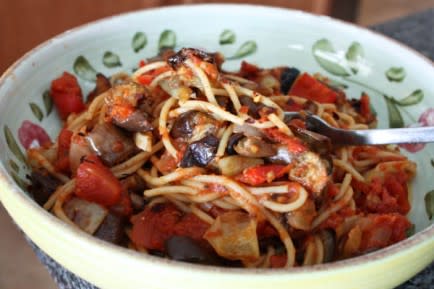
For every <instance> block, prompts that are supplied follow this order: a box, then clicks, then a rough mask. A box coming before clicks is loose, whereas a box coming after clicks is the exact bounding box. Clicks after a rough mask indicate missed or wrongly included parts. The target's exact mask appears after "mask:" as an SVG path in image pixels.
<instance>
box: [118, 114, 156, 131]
mask: <svg viewBox="0 0 434 289" xmlns="http://www.w3.org/2000/svg"><path fill="white" fill-rule="evenodd" d="M112 122H113V124H115V125H116V126H118V127H121V128H123V129H126V130H127V131H131V132H145V131H151V130H153V129H154V127H153V126H152V120H151V118H150V116H149V115H148V114H146V113H144V112H141V111H139V110H134V111H131V112H129V113H128V115H127V116H125V117H124V116H121V115H120V114H114V115H113V119H112Z"/></svg>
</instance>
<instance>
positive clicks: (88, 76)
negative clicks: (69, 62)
mask: <svg viewBox="0 0 434 289" xmlns="http://www.w3.org/2000/svg"><path fill="white" fill-rule="evenodd" d="M73 67H74V72H75V73H76V74H77V75H78V76H79V77H81V78H83V79H85V80H89V81H94V82H95V81H96V71H95V69H94V68H93V67H92V65H90V63H89V61H88V60H87V59H86V57H84V56H83V55H80V56H78V57H77V58H76V59H75V61H74V66H73Z"/></svg>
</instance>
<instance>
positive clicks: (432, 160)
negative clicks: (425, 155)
mask: <svg viewBox="0 0 434 289" xmlns="http://www.w3.org/2000/svg"><path fill="white" fill-rule="evenodd" d="M431 166H432V167H433V168H434V159H431Z"/></svg>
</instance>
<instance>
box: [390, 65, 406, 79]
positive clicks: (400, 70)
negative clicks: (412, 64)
mask: <svg viewBox="0 0 434 289" xmlns="http://www.w3.org/2000/svg"><path fill="white" fill-rule="evenodd" d="M405 75H406V73H405V69H404V67H391V68H389V69H388V70H387V71H386V77H387V79H388V80H389V81H396V82H401V81H403V80H404V78H405Z"/></svg>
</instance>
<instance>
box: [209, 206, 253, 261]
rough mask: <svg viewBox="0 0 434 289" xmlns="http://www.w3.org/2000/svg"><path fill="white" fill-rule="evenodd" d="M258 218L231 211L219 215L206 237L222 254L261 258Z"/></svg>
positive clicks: (249, 259) (237, 258)
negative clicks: (257, 229)
mask: <svg viewBox="0 0 434 289" xmlns="http://www.w3.org/2000/svg"><path fill="white" fill-rule="evenodd" d="M256 226H257V223H256V219H254V218H251V217H250V216H249V215H248V214H247V213H244V212H240V211H231V212H227V213H224V214H222V215H220V216H218V217H217V218H216V220H215V222H214V223H213V224H212V226H211V227H210V228H209V229H208V230H207V231H206V233H205V235H204V238H205V239H206V240H207V241H208V242H209V243H210V244H211V246H213V248H214V250H215V251H216V252H217V254H219V255H220V256H222V257H224V258H227V259H230V260H241V261H246V262H249V261H250V262H252V261H255V260H257V259H258V258H259V245H258V236H257V235H256Z"/></svg>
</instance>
